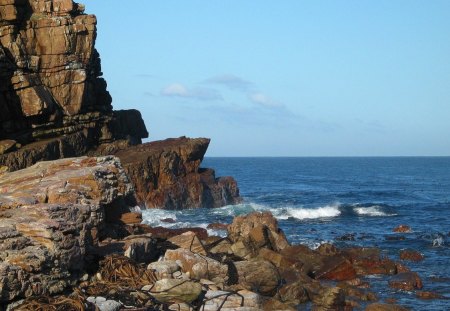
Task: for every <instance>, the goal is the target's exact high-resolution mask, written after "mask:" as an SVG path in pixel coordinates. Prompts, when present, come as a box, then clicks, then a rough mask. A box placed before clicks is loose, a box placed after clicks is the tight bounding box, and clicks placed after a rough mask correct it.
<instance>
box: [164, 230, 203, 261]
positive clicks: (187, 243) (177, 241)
mask: <svg viewBox="0 0 450 311" xmlns="http://www.w3.org/2000/svg"><path fill="white" fill-rule="evenodd" d="M168 241H169V242H171V243H172V244H174V245H176V246H178V247H181V248H184V249H187V250H190V251H191V252H193V253H197V254H200V255H203V256H206V255H207V252H206V250H205V247H204V246H203V243H202V242H201V241H200V239H199V238H198V237H197V235H196V234H195V233H194V232H192V231H188V232H185V233H183V234H180V235H177V236H174V237H171V238H170V239H168Z"/></svg>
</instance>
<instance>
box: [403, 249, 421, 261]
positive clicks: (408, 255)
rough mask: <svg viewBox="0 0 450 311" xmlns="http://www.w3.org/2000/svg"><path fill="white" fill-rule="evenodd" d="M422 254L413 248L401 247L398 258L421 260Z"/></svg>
mask: <svg viewBox="0 0 450 311" xmlns="http://www.w3.org/2000/svg"><path fill="white" fill-rule="evenodd" d="M423 258H424V257H423V255H422V254H421V253H419V252H418V251H415V250H413V249H402V250H401V251H400V259H402V260H409V261H422V260H423Z"/></svg>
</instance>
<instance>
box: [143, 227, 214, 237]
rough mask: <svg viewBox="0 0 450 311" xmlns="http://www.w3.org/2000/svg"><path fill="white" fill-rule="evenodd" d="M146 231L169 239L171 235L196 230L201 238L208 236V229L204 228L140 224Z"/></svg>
mask: <svg viewBox="0 0 450 311" xmlns="http://www.w3.org/2000/svg"><path fill="white" fill-rule="evenodd" d="M139 227H140V229H141V230H142V232H144V233H151V234H152V235H153V237H155V238H159V239H163V240H167V239H169V238H171V237H174V236H177V235H180V234H183V233H186V232H194V233H195V234H196V235H197V237H198V238H199V239H200V240H205V239H206V238H207V237H208V231H206V229H204V228H173V229H172V228H165V227H150V226H147V225H142V224H141V225H139Z"/></svg>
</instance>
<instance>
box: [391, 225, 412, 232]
mask: <svg viewBox="0 0 450 311" xmlns="http://www.w3.org/2000/svg"><path fill="white" fill-rule="evenodd" d="M392 231H394V232H402V233H410V232H411V227H410V226H408V225H399V226H397V227H395V228H394V229H393V230H392Z"/></svg>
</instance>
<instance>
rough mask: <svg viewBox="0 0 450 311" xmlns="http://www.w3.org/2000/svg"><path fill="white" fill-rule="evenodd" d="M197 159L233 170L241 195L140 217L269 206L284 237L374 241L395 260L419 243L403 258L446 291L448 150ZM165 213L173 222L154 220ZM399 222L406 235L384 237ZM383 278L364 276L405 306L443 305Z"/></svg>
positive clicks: (217, 217)
mask: <svg viewBox="0 0 450 311" xmlns="http://www.w3.org/2000/svg"><path fill="white" fill-rule="evenodd" d="M202 166H203V167H212V168H214V169H215V170H216V174H217V176H227V175H231V176H233V177H235V179H236V180H237V181H238V184H239V188H240V191H241V195H242V196H243V198H244V199H245V200H244V202H243V203H242V204H239V205H234V206H226V207H223V208H219V209H192V210H184V211H164V210H148V211H144V214H143V215H144V222H146V223H148V224H150V225H164V226H172V227H187V226H200V227H206V226H207V224H209V223H213V222H222V223H230V222H231V221H232V218H233V217H234V216H237V215H241V214H246V213H249V212H252V211H264V210H269V211H271V212H272V213H273V214H274V215H275V217H276V218H277V219H278V221H279V225H280V227H281V228H282V229H283V230H284V231H285V233H286V235H287V237H288V239H289V241H290V242H291V243H297V244H305V245H308V246H310V247H313V248H314V247H317V246H319V245H320V244H321V243H324V242H331V243H334V244H335V245H337V246H340V247H346V246H375V247H379V248H380V249H381V250H382V251H383V255H386V256H388V257H390V258H391V259H395V260H399V251H400V250H401V249H404V248H412V249H415V250H418V251H420V252H421V253H422V254H423V255H424V256H425V259H424V260H423V261H421V262H418V263H414V262H404V264H406V265H407V266H408V267H410V268H411V269H412V270H413V271H415V272H418V273H419V275H420V276H421V278H422V280H423V283H424V288H423V290H426V291H433V292H437V293H440V294H443V295H445V296H447V297H450V157H392V158H391V157H373V158H372V157H367V158H366V157H361V158H347V157H345V158H333V157H330V158H328V157H324V158H206V159H205V160H204V161H203V164H202ZM168 217H170V218H174V219H176V221H177V222H176V223H175V224H164V223H161V219H164V218H168ZM400 224H406V225H408V226H410V227H411V228H412V233H405V234H401V235H402V236H404V237H405V240H392V239H389V237H394V236H398V235H399V233H393V228H394V227H396V226H398V225H400ZM210 233H212V234H221V235H224V234H225V233H224V232H212V231H211V232H210ZM343 236H346V237H347V238H348V237H350V238H351V240H348V239H342V237H343ZM388 279H389V277H372V278H371V280H370V283H371V284H372V287H371V290H372V291H373V292H375V293H377V294H378V296H379V298H380V299H381V300H383V299H386V298H395V299H397V301H398V303H399V304H402V305H404V306H407V307H410V308H411V309H412V310H450V300H432V301H424V300H419V299H417V298H416V296H415V293H413V292H403V291H397V290H393V289H390V288H389V287H388V285H387V282H388Z"/></svg>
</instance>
